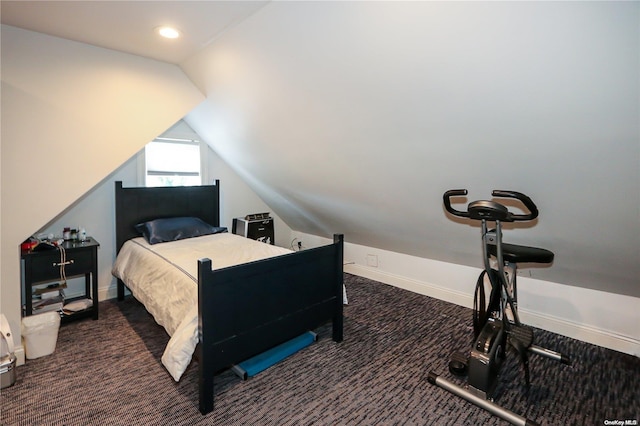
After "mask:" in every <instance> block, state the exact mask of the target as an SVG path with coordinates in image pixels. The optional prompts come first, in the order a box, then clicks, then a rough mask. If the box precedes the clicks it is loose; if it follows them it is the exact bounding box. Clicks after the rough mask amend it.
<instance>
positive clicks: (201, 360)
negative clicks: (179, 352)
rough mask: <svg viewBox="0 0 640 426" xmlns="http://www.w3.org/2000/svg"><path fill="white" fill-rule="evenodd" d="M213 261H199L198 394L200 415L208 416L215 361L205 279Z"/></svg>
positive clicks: (211, 403) (211, 399) (211, 405)
mask: <svg viewBox="0 0 640 426" xmlns="http://www.w3.org/2000/svg"><path fill="white" fill-rule="evenodd" d="M211 269H212V267H211V259H200V260H198V337H199V341H200V344H199V345H198V346H197V348H198V349H197V351H198V354H197V355H198V393H199V396H200V413H202V414H207V413H210V412H212V411H213V374H214V373H215V372H214V371H211V370H212V368H211V366H212V365H213V364H214V362H213V361H214V360H213V359H211V356H212V354H210V353H209V344H210V342H209V336H208V334H207V333H206V332H207V330H209V328H208V327H211V326H212V325H211V324H203V322H205V320H206V319H205V309H206V308H205V300H206V299H205V296H204V285H202V284H203V283H204V278H203V275H204V274H205V273H206V272H210V271H211Z"/></svg>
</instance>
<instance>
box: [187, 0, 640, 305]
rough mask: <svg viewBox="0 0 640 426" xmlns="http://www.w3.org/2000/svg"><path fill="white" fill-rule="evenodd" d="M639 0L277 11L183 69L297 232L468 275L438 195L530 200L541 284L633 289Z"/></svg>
mask: <svg viewBox="0 0 640 426" xmlns="http://www.w3.org/2000/svg"><path fill="white" fill-rule="evenodd" d="M639 20H640V3H639V2H314V1H310V2H271V3H269V4H268V5H267V6H265V7H264V8H262V9H261V10H260V11H259V12H257V13H256V14H254V15H253V16H251V17H250V18H248V19H246V20H245V21H243V22H242V23H240V24H239V25H237V26H235V27H234V28H232V29H230V30H229V31H227V32H226V33H225V34H224V35H223V36H221V37H220V38H218V39H217V40H216V41H215V42H214V43H212V44H211V45H209V46H208V47H207V48H206V49H203V50H202V51H201V52H200V53H199V54H197V55H195V56H194V57H192V58H190V59H189V60H187V61H185V62H184V63H182V64H181V66H182V68H183V69H184V70H185V72H186V73H187V74H188V75H189V76H190V78H191V79H192V80H193V81H194V82H195V83H196V84H197V85H198V87H200V88H201V90H202V91H203V92H204V93H206V95H207V100H206V102H204V103H203V104H201V105H199V106H198V107H197V109H196V110H195V111H193V112H192V113H190V114H189V117H190V118H191V119H192V121H191V122H190V123H191V125H192V127H193V128H194V129H196V130H198V132H199V133H200V134H202V135H203V137H205V139H206V140H207V141H208V142H209V143H210V144H211V146H212V147H213V148H214V150H215V151H216V152H218V153H219V155H220V156H221V157H222V158H223V159H224V160H225V161H227V162H228V163H229V164H230V165H231V166H232V167H233V168H234V170H236V171H237V172H238V174H239V175H240V176H242V178H243V179H244V180H245V181H247V183H248V184H249V185H250V186H251V187H252V188H253V189H254V190H255V191H256V192H257V193H258V194H260V196H261V197H262V198H263V199H264V200H265V201H266V202H267V204H269V205H270V206H272V208H273V209H274V210H275V211H276V212H278V213H279V214H280V215H281V216H282V218H283V219H284V220H285V221H286V222H287V223H288V224H289V225H290V226H291V227H292V228H293V229H295V230H298V231H301V232H306V233H309V234H316V235H323V236H326V237H329V236H330V235H331V233H333V232H344V233H345V237H346V240H347V241H348V242H351V243H354V244H359V245H363V246H366V247H378V248H381V249H385V250H389V251H393V252H397V253H406V254H408V255H411V256H416V257H419V258H425V259H434V260H439V261H443V262H447V263H454V264H462V265H466V266H474V265H476V262H477V256H478V250H479V249H478V247H479V242H478V237H477V234H478V232H477V228H475V227H470V226H463V225H461V224H460V223H459V222H458V221H454V220H452V219H451V218H450V217H447V215H446V214H445V212H444V211H443V208H442V194H443V193H444V191H445V190H447V189H452V188H467V189H469V191H470V193H469V200H468V201H473V200H475V199H485V198H490V193H491V190H493V189H512V190H517V191H520V192H524V193H526V194H527V195H529V196H530V197H531V198H532V199H533V200H534V201H535V202H536V203H537V204H538V207H539V209H540V217H539V219H538V220H537V221H535V222H533V223H531V224H527V225H525V226H522V227H518V228H517V229H515V230H513V231H512V232H510V234H509V240H508V241H509V242H512V243H517V244H524V245H532V246H538V247H544V248H546V249H549V250H551V251H553V252H554V253H555V255H556V257H555V262H554V264H553V267H551V268H537V269H535V270H534V271H533V272H532V273H533V277H534V278H536V279H540V280H544V281H550V282H557V283H562V284H565V285H568V286H573V287H577V288H590V289H594V290H599V291H604V292H612V293H617V294H624V295H630V296H634V297H638V296H640V286H638V282H639V278H640V250H638V248H639V247H640V221H639V216H638V214H639V211H638V206H639V205H640V142H639V141H640V120H638V117H639V116H640V102H639V99H640V82H639V79H638V75H640V26H639V25H638V22H639Z"/></svg>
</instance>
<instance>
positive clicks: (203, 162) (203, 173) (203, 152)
mask: <svg viewBox="0 0 640 426" xmlns="http://www.w3.org/2000/svg"><path fill="white" fill-rule="evenodd" d="M151 142H163V143H176V144H197V145H198V147H199V153H200V184H198V185H197V186H201V185H206V184H207V182H209V175H208V167H207V165H208V162H209V160H208V151H209V149H208V148H209V146H208V145H207V144H206V143H205V142H203V141H201V140H198V139H188V138H179V137H167V136H159V137H157V138H155V139H153V140H152V141H149V143H151ZM145 151H146V145H145V146H144V147H143V148H142V149H141V150H140V151H139V152H138V155H137V164H138V167H137V169H138V173H137V174H138V176H137V181H138V185H139V186H144V187H147V186H148V185H147V159H146V155H145Z"/></svg>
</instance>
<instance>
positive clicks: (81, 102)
mask: <svg viewBox="0 0 640 426" xmlns="http://www.w3.org/2000/svg"><path fill="white" fill-rule="evenodd" d="M1 43H2V50H1V55H2V61H1V66H2V75H1V78H2V99H1V102H2V105H1V106H2V110H1V114H2V117H1V119H2V130H1V131H2V135H1V136H2V142H1V143H2V159H1V162H2V163H1V173H2V179H1V184H2V191H1V200H2V204H1V207H2V215H1V220H2V222H1V227H2V228H1V236H2V241H1V246H2V250H1V254H2V259H1V266H2V268H1V280H0V292H1V297H0V299H1V301H0V312H2V313H4V314H5V315H6V316H7V318H8V319H9V323H10V326H11V327H12V329H13V331H14V338H15V340H16V344H17V345H19V343H20V332H19V330H20V293H21V292H20V260H19V259H20V258H19V254H20V250H19V246H20V243H21V242H22V241H24V240H25V239H26V238H27V237H29V236H30V235H32V234H33V233H34V232H36V231H37V230H39V229H40V228H42V227H43V226H45V225H46V224H47V223H49V222H51V221H52V220H54V219H55V217H57V216H58V215H59V214H61V213H62V212H63V211H64V210H65V209H67V208H68V207H69V206H70V205H72V204H73V203H74V202H76V201H77V200H79V199H80V198H81V197H83V196H84V195H85V194H86V193H87V192H88V191H90V190H91V189H92V188H94V187H95V186H96V185H97V184H98V183H99V182H101V181H102V180H103V179H104V178H105V177H106V176H108V175H109V174H110V173H112V172H113V171H114V170H115V169H116V168H118V167H119V166H121V165H122V164H123V163H124V162H126V161H127V160H128V159H129V158H131V156H132V155H133V154H134V153H135V152H137V151H138V150H139V149H140V148H141V147H143V146H144V144H145V143H147V142H148V141H149V140H151V139H153V138H154V137H155V136H157V135H158V134H160V133H162V132H163V131H164V130H166V129H167V128H168V127H170V126H171V125H172V124H173V123H175V122H176V121H178V120H179V119H180V118H181V117H183V116H184V115H185V114H186V113H187V112H188V111H189V110H191V109H192V108H193V107H195V106H196V105H197V104H198V103H199V102H201V101H202V99H203V96H202V94H201V93H200V92H199V91H198V89H197V88H196V87H195V86H193V84H192V83H191V82H190V81H189V79H188V78H187V77H186V76H185V75H184V74H183V73H182V71H181V70H180V69H179V68H178V67H176V66H173V65H169V64H166V63H161V62H157V61H153V60H149V59H145V58H141V57H137V56H133V55H127V54H123V53H120V52H115V51H110V50H107V49H101V48H96V47H93V46H89V45H86V44H82V43H75V42H71V41H68V40H63V39H59V38H55V37H49V36H46V35H43V34H39V33H34V32H31V31H26V30H21V29H18V28H13V27H8V26H5V25H3V26H2V27H1ZM99 198H100V197H99ZM100 200H102V198H100ZM84 222H85V223H86V226H87V227H90V224H89V223H88V222H86V221H84ZM90 229H91V228H90ZM91 232H92V233H95V232H98V230H97V229H95V228H94V229H91ZM103 238H105V237H103Z"/></svg>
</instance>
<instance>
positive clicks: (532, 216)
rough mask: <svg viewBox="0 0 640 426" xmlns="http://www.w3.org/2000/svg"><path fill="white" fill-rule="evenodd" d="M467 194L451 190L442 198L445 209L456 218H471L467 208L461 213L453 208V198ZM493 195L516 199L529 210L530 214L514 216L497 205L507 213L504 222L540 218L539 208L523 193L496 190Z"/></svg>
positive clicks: (463, 191) (461, 190)
mask: <svg viewBox="0 0 640 426" xmlns="http://www.w3.org/2000/svg"><path fill="white" fill-rule="evenodd" d="M467 193H468V191H467V190H466V189H450V190H448V191H447V192H445V193H444V195H443V197H442V198H443V201H444V207H445V209H446V210H447V211H448V212H449V213H451V214H452V215H454V216H458V217H466V218H468V217H471V214H470V213H469V210H468V208H467V211H461V210H457V209H454V208H453V207H452V206H451V197H460V196H464V195H467ZM491 195H492V196H494V197H501V198H515V199H516V200H518V201H520V202H521V203H522V204H524V206H525V207H526V208H527V210H529V213H522V214H514V213H511V212H507V211H506V210H507V208H506V207H504V206H502V205H501V204H498V203H495V204H496V205H498V206H500V208H501V209H504V210H505V212H504V213H506V217H503V220H505V221H508V222H513V221H525V220H533V219H535V218H536V217H538V207H536V205H535V203H534V202H533V201H532V200H531V198H529V197H528V196H526V195H524V194H523V193H521V192H517V191H505V190H502V189H496V190H494V191H493V192H492V193H491ZM474 203H492V204H493V203H494V202H492V201H474ZM471 204H473V203H471ZM471 204H470V205H471ZM472 219H477V217H472Z"/></svg>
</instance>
